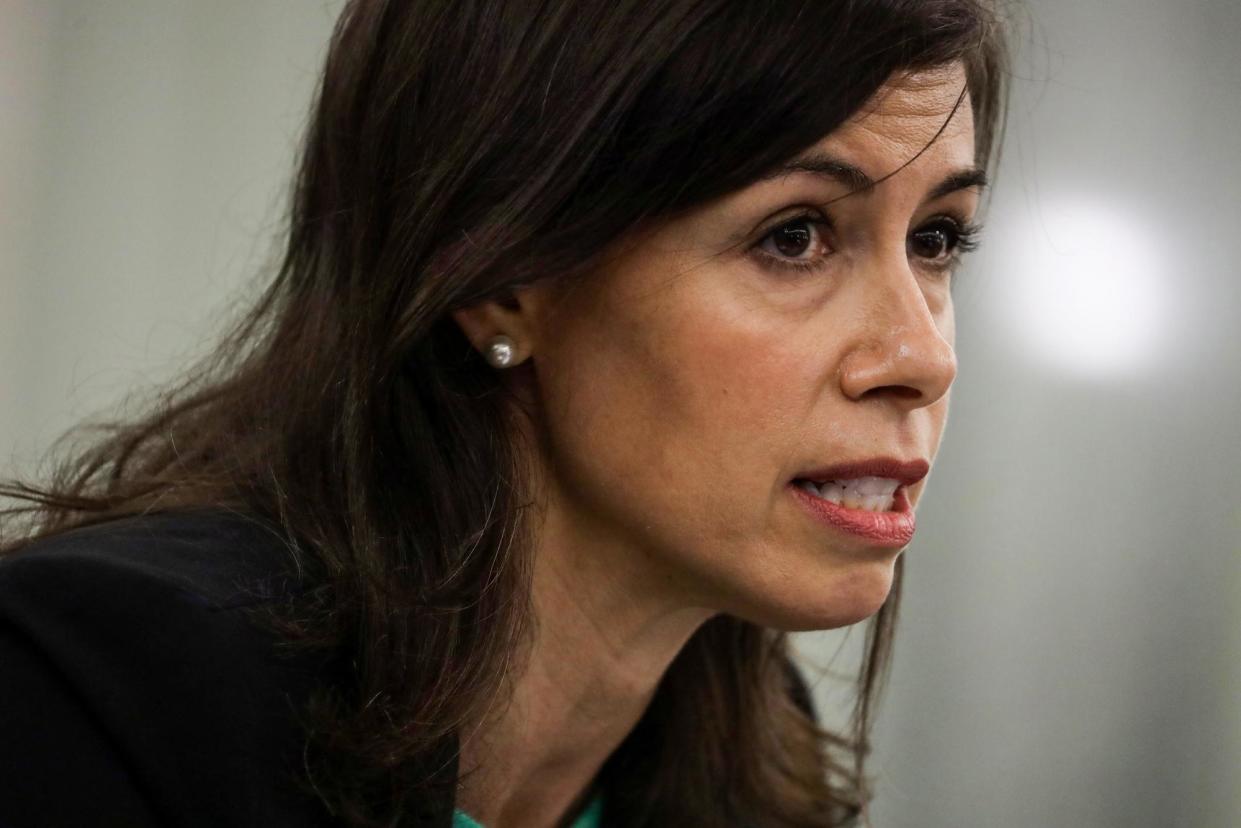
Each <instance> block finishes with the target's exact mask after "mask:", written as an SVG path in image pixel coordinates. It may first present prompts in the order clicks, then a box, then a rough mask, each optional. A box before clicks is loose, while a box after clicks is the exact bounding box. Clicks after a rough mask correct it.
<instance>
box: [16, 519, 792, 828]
mask: <svg viewBox="0 0 1241 828" xmlns="http://www.w3.org/2000/svg"><path fill="white" fill-rule="evenodd" d="M289 561H290V558H289V556H288V554H287V552H286V551H285V548H284V546H283V543H282V542H281V541H280V540H279V539H278V538H277V536H276V535H275V534H274V533H273V532H272V531H270V529H268V528H267V527H266V526H264V525H263V524H261V523H259V522H257V521H254V520H251V519H247V518H245V517H242V516H239V515H234V514H231V513H228V512H223V511H215V510H210V511H197V512H179V513H166V514H158V515H148V516H143V517H138V518H127V519H123V520H118V521H112V522H109V523H105V524H99V525H96V526H91V527H85V528H81V529H76V530H73V531H71V532H67V533H64V534H62V535H58V536H55V537H52V538H48V539H45V540H42V541H39V542H37V543H36V544H33V545H32V546H30V547H28V548H27V549H25V550H22V551H21V552H19V553H17V554H16V555H14V556H11V557H9V558H7V559H4V560H0V826H3V827H4V828H34V826H39V828H47V827H48V826H78V825H83V826H85V825H90V826H126V828H145V826H265V827H266V828H277V827H278V826H316V825H330V824H332V822H333V821H332V818H331V815H330V814H329V813H328V812H327V810H326V808H325V807H324V806H323V805H322V803H321V802H320V801H319V800H318V799H317V798H315V797H314V796H313V795H312V794H310V793H308V792H306V791H305V790H304V789H303V788H302V787H301V786H299V785H298V784H297V783H296V781H295V780H296V779H297V778H298V775H297V771H298V768H299V767H300V764H301V761H302V755H301V747H302V744H303V741H304V740H303V738H302V732H301V729H300V726H299V725H298V723H297V721H296V718H295V712H296V711H297V710H298V709H299V707H300V703H301V701H302V700H303V699H304V698H305V694H306V693H307V692H308V691H309V689H310V687H311V685H312V682H313V680H314V673H315V670H314V668H313V667H312V666H309V665H306V664H304V663H299V662H297V661H296V660H293V659H289V658H287V657H281V656H278V655H277V648H276V647H275V644H276V641H275V638H274V636H272V635H270V634H268V633H266V632H264V631H263V630H262V629H261V628H260V627H259V626H257V625H255V624H254V623H253V622H252V621H251V620H250V619H249V618H248V617H247V614H246V612H245V608H246V607H249V606H252V605H254V604H255V603H258V602H260V601H263V600H265V599H266V598H268V597H270V596H287V595H290V594H291V593H294V592H296V591H297V590H298V588H299V586H298V582H297V579H296V578H295V576H294V575H293V574H292V573H291V572H290V570H289ZM793 673H794V674H795V673H796V670H793ZM793 681H794V691H793V695H794V697H795V698H796V700H797V701H798V702H799V703H800V704H801V705H802V706H803V707H804V708H805V709H806V710H807V711H811V712H812V706H811V704H810V700H809V697H808V694H807V693H806V689H805V685H804V683H803V682H801V680H800V677H799V676H796V675H794V676H793ZM455 755H456V750H455V745H454V746H452V747H451V750H450V752H449V754H448V761H449V767H448V768H447V770H448V778H449V780H450V781H452V780H455V779H456V776H457V768H456V764H455ZM453 787H454V786H452V785H450V786H448V787H447V788H446V789H445V795H444V796H442V797H437V798H434V799H433V800H432V801H428V802H427V803H426V805H425V808H424V810H423V811H422V812H421V813H420V814H419V815H418V817H417V818H416V819H415V820H414V822H415V824H416V825H418V826H424V827H425V828H449V826H450V825H451V822H452V810H453Z"/></svg>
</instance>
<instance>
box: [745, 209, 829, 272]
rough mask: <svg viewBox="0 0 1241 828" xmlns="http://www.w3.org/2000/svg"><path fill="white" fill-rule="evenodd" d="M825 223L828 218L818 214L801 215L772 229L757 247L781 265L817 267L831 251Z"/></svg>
mask: <svg viewBox="0 0 1241 828" xmlns="http://www.w3.org/2000/svg"><path fill="white" fill-rule="evenodd" d="M825 226H826V222H824V221H822V220H821V219H818V218H816V217H814V216H798V217H796V218H793V219H790V220H789V221H786V222H784V223H783V224H781V225H779V226H778V227H776V228H774V229H773V230H771V231H770V232H768V233H767V235H765V236H763V238H762V239H761V240H759V243H758V245H757V246H756V249H757V250H758V252H759V253H760V254H761V255H762V257H763V258H764V260H766V261H767V262H768V263H770V264H773V265H775V266H778V267H794V268H799V269H807V268H814V267H817V266H819V265H820V264H822V259H823V257H824V256H825V255H826V254H827V253H828V252H829V248H828V246H827V242H826V241H825V240H824V228H825Z"/></svg>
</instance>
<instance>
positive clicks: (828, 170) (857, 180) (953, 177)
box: [759, 153, 987, 201]
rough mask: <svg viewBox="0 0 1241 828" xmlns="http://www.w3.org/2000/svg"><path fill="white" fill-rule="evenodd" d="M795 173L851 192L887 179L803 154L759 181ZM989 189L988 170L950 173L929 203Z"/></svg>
mask: <svg viewBox="0 0 1241 828" xmlns="http://www.w3.org/2000/svg"><path fill="white" fill-rule="evenodd" d="M901 169H903V167H901V168H898V169H897V170H894V171H893V172H891V173H889V174H888V175H889V176H890V175H895V174H896V173H897V172H899V171H900V170H901ZM795 173H809V174H811V175H817V176H820V177H822V178H830V179H831V180H833V181H836V182H838V183H840V184H843V185H844V186H846V187H848V188H849V191H850V193H855V192H866V191H868V190H871V189H872V188H874V186H875V185H876V184H878V183H879V182H880V181H883V180H884V178H887V177H888V176H884V178H880V179H879V181H876V180H875V179H873V178H871V177H870V176H869V175H867V174H866V173H865V172H863V171H862V170H861V169H860V168H859V167H856V166H854V165H853V164H850V163H849V162H848V161H841V160H840V159H839V158H835V157H833V156H830V155H824V154H822V153H812V154H810V155H803V156H801V157H800V158H794V159H793V160H792V161H786V162H785V163H783V164H781V165H779V166H778V167H775V168H773V169H772V170H770V171H768V172H767V173H765V174H764V175H763V176H762V177H761V178H759V181H770V180H771V179H773V178H783V177H784V176H786V175H793V174H795ZM986 186H987V173H986V171H985V170H983V169H982V168H981V167H970V168H968V169H963V170H958V171H956V172H954V173H951V174H950V175H949V176H948V177H947V178H945V179H944V180H943V181H941V182H939V183H938V184H936V185H935V186H934V187H932V188H931V191H930V193H929V194H928V197H927V200H928V201H934V200H935V199H937V198H943V197H944V196H946V195H948V194H950V193H955V192H957V191H958V190H967V189H969V188H970V187H977V188H979V189H982V188H984V187H986Z"/></svg>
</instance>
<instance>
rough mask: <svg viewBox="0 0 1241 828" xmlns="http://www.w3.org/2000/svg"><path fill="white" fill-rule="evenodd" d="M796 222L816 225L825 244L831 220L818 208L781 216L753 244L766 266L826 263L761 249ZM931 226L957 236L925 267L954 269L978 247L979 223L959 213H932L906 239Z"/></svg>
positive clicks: (802, 268)
mask: <svg viewBox="0 0 1241 828" xmlns="http://www.w3.org/2000/svg"><path fill="white" fill-rule="evenodd" d="M797 225H810V226H812V227H814V228H816V229H815V235H816V238H817V239H818V242H819V244H820V245H821V246H826V245H825V243H824V242H823V236H824V235H825V233H826V231H827V230H828V229H829V228H830V227H831V224H830V223H829V222H828V221H827V220H826V219H825V218H823V216H822V215H821V214H820V213H817V212H809V211H808V212H805V213H801V214H799V215H795V216H791V217H789V218H787V219H784V220H783V221H781V222H780V223H779V224H777V225H775V226H774V227H772V228H770V229H769V230H767V232H765V233H764V234H763V235H762V237H761V238H759V240H758V242H757V243H756V244H755V245H754V247H753V252H754V253H755V254H756V255H757V256H758V257H760V258H761V260H762V261H763V263H764V264H765V265H767V266H769V267H772V268H775V269H780V270H785V271H796V272H799V273H810V272H814V271H817V270H819V269H820V268H822V267H824V265H825V264H826V261H825V259H826V256H825V255H824V256H820V257H817V258H815V259H812V260H799V259H790V258H786V257H783V256H778V255H775V254H773V253H770V252H768V251H766V250H764V249H763V244H764V243H765V242H766V241H767V240H768V239H771V238H773V237H774V235H775V234H776V233H777V232H779V231H781V230H785V229H788V228H790V227H795V226H797ZM933 230H947V231H948V232H949V233H950V234H951V235H952V236H955V237H956V240H955V243H954V244H952V245H951V248H952V249H951V251H950V252H949V253H948V255H947V256H946V257H945V258H943V259H941V260H939V261H935V262H928V263H927V267H929V268H930V269H931V270H933V271H935V272H937V273H943V272H950V271H952V270H955V269H956V267H957V265H958V264H960V262H961V258H962V257H963V256H964V255H965V254H966V253H970V252H972V251H974V250H976V249H977V248H978V244H979V236H980V234H981V233H982V226H981V225H979V224H976V223H973V222H970V221H967V220H966V219H965V218H964V217H962V216H959V215H953V214H950V213H945V214H941V215H937V216H933V217H932V218H930V219H928V220H927V221H925V222H923V223H922V224H921V225H919V226H918V227H917V228H916V229H915V230H913V231H912V232H911V233H910V234H909V240H908V242H907V243H912V240H913V238H914V237H915V236H916V235H917V234H919V233H926V232H928V231H933Z"/></svg>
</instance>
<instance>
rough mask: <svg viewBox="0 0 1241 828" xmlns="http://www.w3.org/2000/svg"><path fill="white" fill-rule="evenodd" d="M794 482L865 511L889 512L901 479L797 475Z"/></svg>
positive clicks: (828, 499)
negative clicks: (800, 476) (841, 478)
mask: <svg viewBox="0 0 1241 828" xmlns="http://www.w3.org/2000/svg"><path fill="white" fill-rule="evenodd" d="M793 484H794V485H795V486H797V487H798V488H799V489H801V490H802V491H804V492H807V493H808V494H810V495H813V496H814V497H817V498H820V499H821V500H826V501H829V502H831V503H835V504H836V505H838V506H844V507H845V508H846V509H858V510H861V511H864V512H890V511H892V509H893V507H894V506H895V505H896V493H897V490H898V489H899V488H900V487H901V481H899V480H895V479H893V478H891V477H856V478H852V479H847V480H822V481H818V482H816V481H814V480H809V479H807V478H798V479H796V480H794V481H793Z"/></svg>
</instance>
